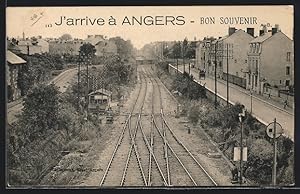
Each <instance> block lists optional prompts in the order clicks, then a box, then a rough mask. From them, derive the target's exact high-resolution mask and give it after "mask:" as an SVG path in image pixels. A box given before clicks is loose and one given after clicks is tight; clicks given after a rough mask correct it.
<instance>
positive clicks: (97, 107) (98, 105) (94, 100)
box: [88, 89, 112, 113]
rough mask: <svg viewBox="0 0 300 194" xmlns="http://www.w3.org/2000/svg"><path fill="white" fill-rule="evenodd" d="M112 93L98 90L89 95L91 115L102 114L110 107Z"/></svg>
mask: <svg viewBox="0 0 300 194" xmlns="http://www.w3.org/2000/svg"><path fill="white" fill-rule="evenodd" d="M111 96H112V92H111V91H108V90H106V89H98V90H96V91H93V92H91V93H89V106H88V108H89V110H90V111H91V112H93V113H99V112H104V111H105V110H107V109H108V107H110V104H111Z"/></svg>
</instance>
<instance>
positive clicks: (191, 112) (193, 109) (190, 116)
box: [188, 105, 200, 125]
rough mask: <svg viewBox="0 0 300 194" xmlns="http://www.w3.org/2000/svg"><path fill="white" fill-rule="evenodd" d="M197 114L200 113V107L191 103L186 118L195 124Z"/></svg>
mask: <svg viewBox="0 0 300 194" xmlns="http://www.w3.org/2000/svg"><path fill="white" fill-rule="evenodd" d="M199 115H200V107H199V105H192V106H191V107H190V108H189V113H188V119H189V120H190V121H191V122H192V123H193V124H194V125H196V124H197V123H198V120H199Z"/></svg>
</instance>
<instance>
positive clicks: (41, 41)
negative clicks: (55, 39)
mask: <svg viewBox="0 0 300 194" xmlns="http://www.w3.org/2000/svg"><path fill="white" fill-rule="evenodd" d="M37 45H38V46H41V50H42V53H49V42H47V41H46V40H44V39H42V37H38V39H37Z"/></svg>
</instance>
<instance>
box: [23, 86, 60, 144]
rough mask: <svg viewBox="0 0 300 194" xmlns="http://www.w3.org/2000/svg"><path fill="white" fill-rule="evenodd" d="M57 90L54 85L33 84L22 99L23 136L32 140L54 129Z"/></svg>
mask: <svg viewBox="0 0 300 194" xmlns="http://www.w3.org/2000/svg"><path fill="white" fill-rule="evenodd" d="M58 109H59V91H58V88H57V87H56V86H54V85H53V84H51V85H44V84H40V85H37V86H35V87H34V88H33V89H32V90H31V91H30V92H29V93H28V95H27V96H26V98H25V99H24V108H23V112H22V114H21V116H20V123H21V125H22V127H21V128H22V130H23V132H24V134H25V136H26V137H27V138H28V139H29V140H30V141H33V140H34V139H36V138H37V137H39V136H43V135H45V134H46V133H47V132H49V130H51V129H52V130H53V129H55V127H56V126H57V120H58V114H57V113H58Z"/></svg>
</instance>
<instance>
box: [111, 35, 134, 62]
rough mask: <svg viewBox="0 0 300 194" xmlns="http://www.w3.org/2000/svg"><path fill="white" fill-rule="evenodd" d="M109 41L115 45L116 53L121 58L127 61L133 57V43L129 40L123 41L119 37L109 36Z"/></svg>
mask: <svg viewBox="0 0 300 194" xmlns="http://www.w3.org/2000/svg"><path fill="white" fill-rule="evenodd" d="M109 41H113V42H114V43H115V44H116V46H117V53H118V55H119V56H120V58H121V59H122V60H125V61H128V60H129V59H130V58H132V57H133V51H134V49H133V45H132V43H131V41H130V40H127V41H125V40H124V39H122V38H121V37H119V36H117V37H113V38H110V39H109Z"/></svg>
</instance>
